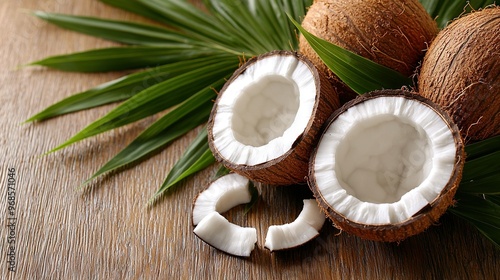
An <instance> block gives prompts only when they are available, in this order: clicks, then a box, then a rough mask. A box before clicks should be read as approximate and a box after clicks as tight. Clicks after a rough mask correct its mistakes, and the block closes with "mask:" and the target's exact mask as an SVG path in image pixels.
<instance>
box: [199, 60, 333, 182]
mask: <svg viewBox="0 0 500 280" xmlns="http://www.w3.org/2000/svg"><path fill="white" fill-rule="evenodd" d="M274 55H282V56H295V57H296V58H297V59H299V60H300V61H302V62H303V63H304V64H305V65H307V66H308V67H309V69H310V71H311V73H312V74H313V76H314V80H315V84H316V101H315V104H314V108H313V113H312V117H311V118H310V119H309V122H308V124H307V126H306V128H305V130H304V132H303V133H302V134H301V135H299V136H298V137H297V139H296V140H295V142H294V144H293V146H292V147H291V148H290V150H288V152H286V153H285V154H283V155H282V156H280V157H278V158H276V159H274V160H271V161H268V162H264V163H262V164H258V165H241V164H235V163H233V162H230V161H228V160H226V159H225V158H223V157H222V156H221V155H220V153H219V151H218V150H217V147H215V145H214V135H213V131H212V129H213V125H214V116H215V114H217V109H218V105H217V104H218V100H219V97H220V96H222V95H223V94H224V92H225V90H226V88H227V87H228V86H229V85H230V84H231V83H232V82H233V81H234V80H235V79H236V78H237V77H238V76H239V75H241V74H242V73H244V72H245V71H246V70H247V68H248V67H249V66H251V65H252V64H254V63H255V62H256V61H258V60H260V59H264V58H266V57H269V56H274ZM219 97H218V98H217V100H216V101H215V104H214V107H213V108H212V112H211V114H210V118H209V121H208V126H207V130H208V143H209V147H210V149H211V150H212V153H213V154H214V156H215V158H216V160H217V161H219V162H221V163H222V164H223V165H224V166H226V167H227V168H229V169H231V170H233V171H234V172H236V173H238V174H240V175H243V176H246V177H247V178H249V179H251V180H253V181H256V182H261V183H264V184H270V185H292V184H300V183H305V182H306V177H307V172H308V168H309V157H310V155H311V152H312V150H313V148H314V147H315V146H316V144H317V142H318V138H319V136H320V130H321V126H322V125H323V123H324V122H325V121H326V120H327V119H328V117H329V116H330V115H331V114H332V113H333V112H334V111H335V110H336V109H338V108H339V107H340V102H339V99H338V94H337V93H336V91H335V90H334V89H333V88H332V85H331V84H330V83H329V82H328V80H327V78H326V76H325V75H324V74H323V73H321V72H319V71H318V70H317V69H316V67H315V66H314V64H313V63H312V62H311V61H309V60H308V59H307V58H306V57H305V56H303V55H301V54H299V53H297V52H291V51H273V52H269V53H266V54H263V55H260V56H257V57H254V58H251V59H250V60H248V61H247V62H246V63H245V64H243V65H242V66H241V67H240V68H238V69H237V70H236V71H235V72H234V74H233V75H232V77H231V78H230V79H229V80H228V81H227V82H226V84H225V85H224V87H223V88H222V90H221V91H220V92H219Z"/></svg>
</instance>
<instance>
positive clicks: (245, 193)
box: [193, 173, 252, 225]
mask: <svg viewBox="0 0 500 280" xmlns="http://www.w3.org/2000/svg"><path fill="white" fill-rule="evenodd" d="M248 183H249V180H248V179H247V178H245V177H243V176H241V175H238V174H236V173H231V174H227V175H224V176H222V177H220V178H218V179H217V180H215V181H213V182H212V183H211V184H210V186H209V187H208V188H207V189H205V190H204V191H203V192H201V193H200V194H199V195H198V197H197V198H196V200H195V202H194V206H193V225H197V224H198V223H199V222H200V221H201V220H202V219H203V218H204V217H205V216H207V215H208V214H210V213H212V212H218V213H224V212H226V211H228V210H229V209H231V208H233V207H235V206H237V205H240V204H245V203H249V202H250V201H251V199H252V195H251V193H250V191H249V189H248Z"/></svg>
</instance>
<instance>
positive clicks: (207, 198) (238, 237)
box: [192, 173, 257, 257]
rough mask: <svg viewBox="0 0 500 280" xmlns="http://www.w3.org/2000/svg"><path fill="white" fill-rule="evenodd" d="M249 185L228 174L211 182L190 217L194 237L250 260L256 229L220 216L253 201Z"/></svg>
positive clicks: (255, 240)
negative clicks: (248, 257) (239, 224)
mask: <svg viewBox="0 0 500 280" xmlns="http://www.w3.org/2000/svg"><path fill="white" fill-rule="evenodd" d="M249 182H250V181H249V180H248V179H247V178H245V177H243V176H241V175H238V174H236V173H230V174H227V175H224V176H222V177H220V178H218V179H217V180H215V181H213V182H212V183H211V184H210V185H209V186H208V188H206V189H205V190H204V191H202V192H201V193H200V194H199V195H198V196H197V197H196V199H195V201H194V204H193V213H192V216H193V225H195V226H196V227H195V229H194V233H195V234H196V236H198V237H199V238H201V239H202V240H203V241H205V242H206V243H208V244H209V245H211V246H212V247H214V248H217V249H219V250H221V251H224V252H226V253H228V254H231V255H235V256H242V257H247V256H250V252H251V251H252V250H253V249H254V247H255V243H256V242H257V231H256V229H255V228H248V227H241V226H238V225H235V224H233V223H231V222H229V221H228V220H227V219H226V218H224V217H223V216H222V215H221V214H220V213H223V212H226V211H227V210H229V209H231V208H233V207H235V206H237V205H239V204H244V203H248V202H250V201H251V200H252V195H251V193H250V190H249Z"/></svg>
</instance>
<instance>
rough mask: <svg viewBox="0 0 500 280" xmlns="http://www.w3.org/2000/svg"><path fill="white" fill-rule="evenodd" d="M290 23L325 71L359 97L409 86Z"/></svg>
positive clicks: (386, 70) (390, 72) (400, 77)
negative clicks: (327, 70)
mask: <svg viewBox="0 0 500 280" xmlns="http://www.w3.org/2000/svg"><path fill="white" fill-rule="evenodd" d="M290 20H291V21H292V23H293V24H294V25H295V26H296V27H297V28H298V29H299V31H300V32H301V33H302V35H303V36H304V37H305V38H306V40H307V42H308V43H309V44H310V45H311V47H312V48H313V49H314V51H315V52H316V53H317V54H318V56H319V57H320V58H321V59H322V60H323V62H324V63H325V64H326V65H327V66H328V68H330V69H331V70H332V72H333V73H335V75H337V76H338V77H339V78H340V79H341V80H342V81H343V82H344V83H346V84H347V85H348V86H349V87H350V88H351V89H352V90H354V91H355V92H357V93H358V94H363V93H366V92H369V91H373V90H377V89H382V88H386V89H387V88H401V87H403V86H407V85H410V84H411V80H410V79H409V78H408V77H405V76H403V75H402V74H400V73H398V72H396V71H394V70H392V69H390V68H387V67H385V66H382V65H379V64H377V63H375V62H373V61H371V60H369V59H366V58H364V57H362V56H359V55H357V54H355V53H352V52H350V51H347V50H345V49H343V48H341V47H339V46H336V45H334V44H331V43H330V42H327V41H325V40H323V39H320V38H318V37H316V36H314V35H312V34H311V33H309V32H308V31H306V30H305V29H304V28H303V27H302V26H300V24H299V23H297V22H296V21H295V20H293V19H292V18H291V17H290Z"/></svg>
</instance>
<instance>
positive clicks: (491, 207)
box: [449, 194, 500, 247]
mask: <svg viewBox="0 0 500 280" xmlns="http://www.w3.org/2000/svg"><path fill="white" fill-rule="evenodd" d="M456 198H457V200H458V202H457V207H452V208H450V210H449V211H450V212H452V213H453V214H455V215H457V216H459V217H461V218H463V219H464V220H466V221H468V222H469V223H471V224H473V225H474V226H475V227H476V228H477V229H478V230H479V231H480V232H481V233H482V234H483V235H484V236H486V237H487V238H488V239H489V240H490V241H492V242H493V243H494V244H495V245H496V246H498V247H500V219H499V217H500V205H498V204H496V203H493V202H491V201H488V200H485V199H484V198H481V197H478V196H475V195H467V194H459V195H457V196H456Z"/></svg>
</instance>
